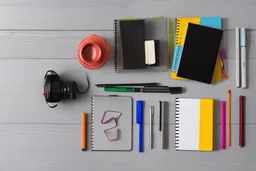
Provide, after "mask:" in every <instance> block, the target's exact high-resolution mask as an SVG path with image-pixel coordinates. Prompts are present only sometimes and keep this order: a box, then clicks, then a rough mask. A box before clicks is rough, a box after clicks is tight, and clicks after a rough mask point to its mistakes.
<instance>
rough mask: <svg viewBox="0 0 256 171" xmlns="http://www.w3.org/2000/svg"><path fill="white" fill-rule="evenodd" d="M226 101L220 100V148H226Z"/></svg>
mask: <svg viewBox="0 0 256 171" xmlns="http://www.w3.org/2000/svg"><path fill="white" fill-rule="evenodd" d="M225 121H226V102H225V101H222V102H221V149H225V148H226V122H225Z"/></svg>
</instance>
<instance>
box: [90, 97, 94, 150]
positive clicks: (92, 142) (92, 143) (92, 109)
mask: <svg viewBox="0 0 256 171" xmlns="http://www.w3.org/2000/svg"><path fill="white" fill-rule="evenodd" d="M91 114H92V116H91V124H92V126H91V148H92V150H93V148H94V97H92V98H91Z"/></svg>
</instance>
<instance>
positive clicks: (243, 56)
mask: <svg viewBox="0 0 256 171" xmlns="http://www.w3.org/2000/svg"><path fill="white" fill-rule="evenodd" d="M240 46H241V76H242V88H243V89H246V88H247V75H246V68H247V66H246V65H247V64H246V33H245V28H244V27H242V28H240Z"/></svg>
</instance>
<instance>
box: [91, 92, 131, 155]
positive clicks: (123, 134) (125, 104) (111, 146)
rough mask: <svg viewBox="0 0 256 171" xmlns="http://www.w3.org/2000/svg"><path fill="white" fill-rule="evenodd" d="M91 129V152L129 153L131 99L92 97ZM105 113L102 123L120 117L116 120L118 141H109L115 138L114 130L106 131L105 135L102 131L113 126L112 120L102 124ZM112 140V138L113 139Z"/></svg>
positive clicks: (123, 97)
mask: <svg viewBox="0 0 256 171" xmlns="http://www.w3.org/2000/svg"><path fill="white" fill-rule="evenodd" d="M91 108H92V127H91V136H92V137H91V148H92V149H91V150H92V151H129V150H132V99H131V97H125V96H94V97H92V104H91ZM106 111H115V112H108V113H107V114H106V115H105V117H104V121H107V120H108V119H110V118H111V117H112V116H113V117H116V116H119V114H120V113H119V112H121V113H122V114H121V116H120V118H119V119H118V122H117V123H118V127H117V129H118V139H117V140H114V141H110V140H109V139H108V137H109V138H110V139H112V138H113V137H115V135H116V132H115V130H114V129H113V130H110V131H108V132H107V133H108V134H107V135H108V137H107V136H106V134H105V133H104V130H106V129H109V128H112V127H113V126H115V122H114V121H113V120H112V121H110V122H108V123H106V124H102V123H101V121H102V118H103V115H104V113H105V112H106ZM113 139H114V138H113Z"/></svg>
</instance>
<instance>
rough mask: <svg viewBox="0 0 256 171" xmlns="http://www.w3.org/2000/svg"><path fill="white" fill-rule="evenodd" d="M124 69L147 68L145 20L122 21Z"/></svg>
mask: <svg viewBox="0 0 256 171" xmlns="http://www.w3.org/2000/svg"><path fill="white" fill-rule="evenodd" d="M120 31H121V32H120V33H121V43H122V50H123V67H124V69H142V68H145V67H146V65H145V46H144V44H145V43H144V40H145V38H144V20H124V21H120Z"/></svg>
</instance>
